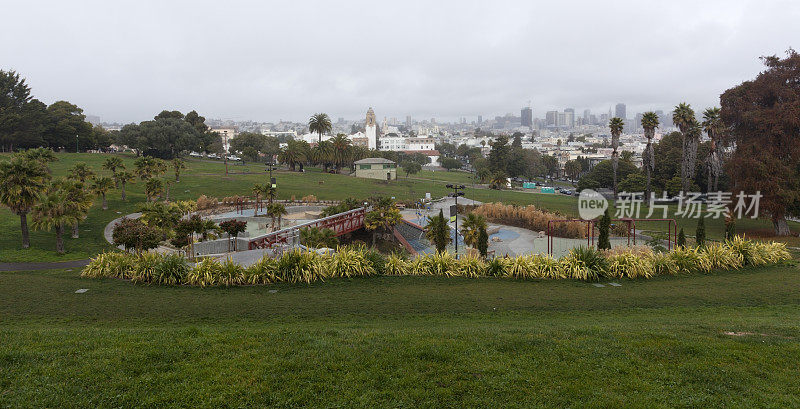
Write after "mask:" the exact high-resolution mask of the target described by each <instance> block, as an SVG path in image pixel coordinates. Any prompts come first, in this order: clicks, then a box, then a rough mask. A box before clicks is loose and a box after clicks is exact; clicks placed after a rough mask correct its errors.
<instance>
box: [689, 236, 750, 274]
mask: <svg viewBox="0 0 800 409" xmlns="http://www.w3.org/2000/svg"><path fill="white" fill-rule="evenodd" d="M700 253H701V254H702V256H703V257H704V259H705V261H707V262H708V265H709V268H710V269H712V270H738V269H739V268H741V267H742V266H743V265H744V257H742V255H741V254H739V253H737V252H736V251H735V250H733V249H732V248H731V247H729V246H728V245H726V244H723V243H712V244H709V245H707V246H705V247H703V248H702V250H700Z"/></svg>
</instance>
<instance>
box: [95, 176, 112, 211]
mask: <svg viewBox="0 0 800 409" xmlns="http://www.w3.org/2000/svg"><path fill="white" fill-rule="evenodd" d="M112 187H114V180H112V179H111V178H110V177H108V176H101V177H99V178H94V179H93V181H92V186H91V189H92V193H94V194H96V195H99V196H100V197H102V198H103V210H108V203H107V202H106V193H108V191H109V190H110V189H111V188H112Z"/></svg>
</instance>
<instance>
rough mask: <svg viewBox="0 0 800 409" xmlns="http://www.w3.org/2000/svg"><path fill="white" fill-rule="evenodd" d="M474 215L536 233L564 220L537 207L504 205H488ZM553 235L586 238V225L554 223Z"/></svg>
mask: <svg viewBox="0 0 800 409" xmlns="http://www.w3.org/2000/svg"><path fill="white" fill-rule="evenodd" d="M472 212H473V213H475V214H477V215H480V216H483V217H484V218H486V220H488V221H490V222H494V223H501V224H506V225H510V226H517V227H522V228H525V229H529V230H534V231H544V230H547V224H548V222H549V221H550V220H555V219H563V216H561V215H559V214H557V213H550V212H546V211H544V210H540V209H537V208H536V207H535V206H532V205H529V206H524V207H523V206H513V205H505V204H503V203H486V204H483V205H480V206H478V207H477V208H475V209H474V210H473V211H472ZM552 229H553V235H555V236H557V237H567V238H583V237H586V225H584V224H583V223H554V224H552Z"/></svg>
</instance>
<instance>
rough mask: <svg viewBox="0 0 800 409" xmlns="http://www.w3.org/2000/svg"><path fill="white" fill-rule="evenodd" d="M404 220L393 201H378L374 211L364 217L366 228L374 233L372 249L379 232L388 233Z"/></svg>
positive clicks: (386, 199)
mask: <svg viewBox="0 0 800 409" xmlns="http://www.w3.org/2000/svg"><path fill="white" fill-rule="evenodd" d="M402 218H403V216H401V215H400V210H398V209H397V206H395V204H394V201H392V199H389V198H380V199H378V200H376V201H375V203H374V204H373V209H372V211H371V212H369V213H367V214H366V216H364V228H366V229H367V230H369V231H371V232H372V247H375V239H376V237H377V234H378V232H382V233H384V234H386V233H388V232H389V231H390V230H391V229H392V227H394V225H396V224H397V223H399V222H400V219H402Z"/></svg>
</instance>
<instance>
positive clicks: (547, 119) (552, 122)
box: [544, 111, 558, 126]
mask: <svg viewBox="0 0 800 409" xmlns="http://www.w3.org/2000/svg"><path fill="white" fill-rule="evenodd" d="M544 124H545V126H558V111H547V113H546V114H545V116H544Z"/></svg>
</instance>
